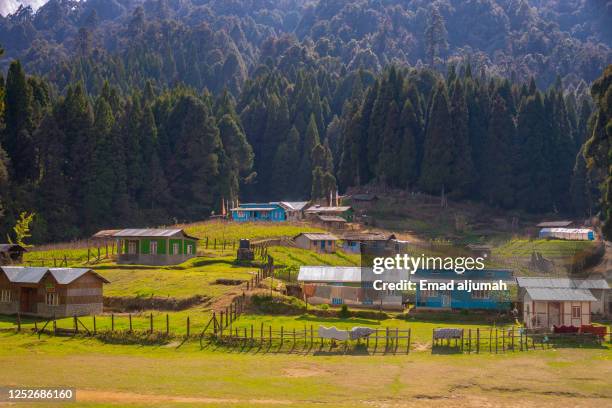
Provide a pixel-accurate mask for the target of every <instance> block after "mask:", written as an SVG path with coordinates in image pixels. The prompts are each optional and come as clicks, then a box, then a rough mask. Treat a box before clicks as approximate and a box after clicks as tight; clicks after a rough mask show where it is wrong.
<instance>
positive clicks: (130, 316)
mask: <svg viewBox="0 0 612 408" xmlns="http://www.w3.org/2000/svg"><path fill="white" fill-rule="evenodd" d="M128 317H129V318H130V333H131V332H132V314H131V313H130V314H129V315H128Z"/></svg>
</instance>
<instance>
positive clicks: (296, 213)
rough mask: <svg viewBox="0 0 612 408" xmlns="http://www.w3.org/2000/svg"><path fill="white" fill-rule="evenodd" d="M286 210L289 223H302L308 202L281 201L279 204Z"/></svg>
mask: <svg viewBox="0 0 612 408" xmlns="http://www.w3.org/2000/svg"><path fill="white" fill-rule="evenodd" d="M278 204H279V205H280V206H281V208H283V209H284V210H285V219H286V220H287V221H301V220H303V219H304V210H305V209H306V207H307V206H308V201H281V202H279V203H278Z"/></svg>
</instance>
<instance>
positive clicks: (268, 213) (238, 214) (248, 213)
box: [230, 203, 287, 222]
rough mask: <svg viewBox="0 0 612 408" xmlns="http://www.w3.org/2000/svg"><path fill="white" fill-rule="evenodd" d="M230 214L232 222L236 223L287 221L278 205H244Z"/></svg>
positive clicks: (233, 209) (285, 214)
mask: <svg viewBox="0 0 612 408" xmlns="http://www.w3.org/2000/svg"><path fill="white" fill-rule="evenodd" d="M230 212H231V215H232V220H234V221H237V222H247V221H275V222H281V221H286V220H287V213H286V211H285V209H284V208H283V206H281V204H280V203H245V204H240V205H239V206H238V207H236V208H232V209H231V210H230Z"/></svg>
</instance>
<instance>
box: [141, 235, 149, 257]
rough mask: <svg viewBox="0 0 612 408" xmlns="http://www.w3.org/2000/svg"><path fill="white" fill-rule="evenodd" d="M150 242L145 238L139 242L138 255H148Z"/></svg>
mask: <svg viewBox="0 0 612 408" xmlns="http://www.w3.org/2000/svg"><path fill="white" fill-rule="evenodd" d="M150 244H151V240H149V239H147V238H143V239H141V240H140V253H141V254H148V253H149V252H150V251H149V249H150V247H151V245H150Z"/></svg>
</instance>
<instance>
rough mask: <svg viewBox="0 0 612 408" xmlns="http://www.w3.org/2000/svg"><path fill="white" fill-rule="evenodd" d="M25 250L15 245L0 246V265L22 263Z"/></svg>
mask: <svg viewBox="0 0 612 408" xmlns="http://www.w3.org/2000/svg"><path fill="white" fill-rule="evenodd" d="M24 252H27V249H25V248H24V247H22V246H21V245H17V244H0V264H2V265H6V264H14V263H20V262H22V261H23V254H24Z"/></svg>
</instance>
